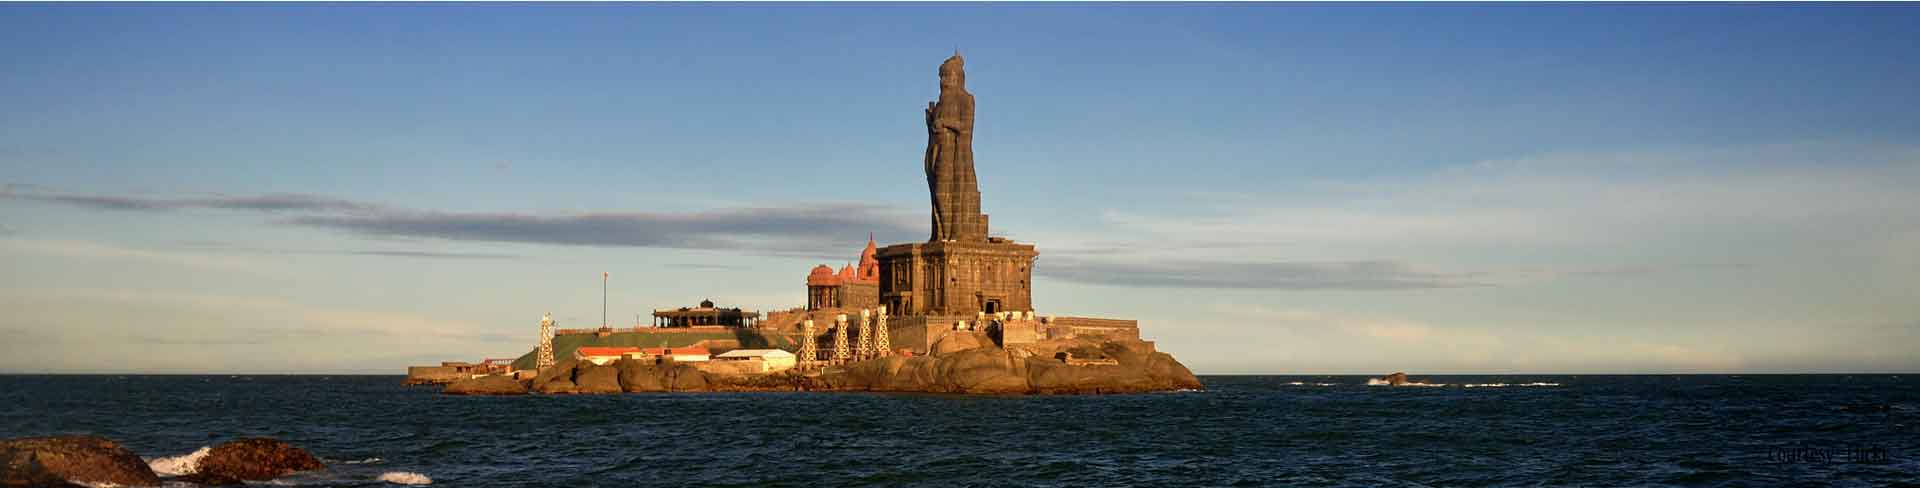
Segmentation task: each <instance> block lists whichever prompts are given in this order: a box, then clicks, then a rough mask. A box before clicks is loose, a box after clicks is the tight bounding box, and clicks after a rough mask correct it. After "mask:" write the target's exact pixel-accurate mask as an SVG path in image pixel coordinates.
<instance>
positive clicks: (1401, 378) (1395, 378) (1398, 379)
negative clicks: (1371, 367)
mask: <svg viewBox="0 0 1920 488" xmlns="http://www.w3.org/2000/svg"><path fill="white" fill-rule="evenodd" d="M1386 381H1387V384H1389V385H1393V386H1400V385H1404V384H1407V374H1406V373H1402V372H1394V373H1393V374H1390V375H1387V377H1386Z"/></svg>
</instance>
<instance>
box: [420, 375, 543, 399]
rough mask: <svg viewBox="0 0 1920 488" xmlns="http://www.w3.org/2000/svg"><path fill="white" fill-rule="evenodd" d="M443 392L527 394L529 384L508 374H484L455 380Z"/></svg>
mask: <svg viewBox="0 0 1920 488" xmlns="http://www.w3.org/2000/svg"><path fill="white" fill-rule="evenodd" d="M441 392H442V393H446V394H448V395H525V394H527V385H526V384H524V383H521V382H520V381H518V380H515V379H513V378H511V377H507V376H498V375H495V376H482V377H479V378H473V379H465V380H460V381H455V382H453V383H452V384H449V385H447V388H446V389H445V390H441Z"/></svg>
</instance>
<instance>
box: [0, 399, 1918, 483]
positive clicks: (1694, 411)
mask: <svg viewBox="0 0 1920 488" xmlns="http://www.w3.org/2000/svg"><path fill="white" fill-rule="evenodd" d="M1202 380H1203V381H1205V382H1206V384H1207V385H1208V387H1209V388H1210V390H1209V391H1205V392H1179V393H1163V394H1147V395H1121V396H1062V397H966V396H946V395H910V394H860V393H757V394H745V393H741V394H631V395H615V396H576V397H539V396H533V397H514V398H478V397H447V396H440V395H438V394H437V393H436V391H437V390H436V389H434V388H425V387H403V386H400V384H399V383H400V378H399V377H385V376H331V377H326V376H0V437H17V436H28V435H48V434H99V435H104V436H107V437H109V438H113V439H116V440H119V441H121V442H123V443H125V444H127V445H128V446H129V447H131V448H132V449H134V450H135V451H136V452H139V453H140V454H141V455H143V456H146V457H150V458H153V457H162V456H177V455H182V454H187V453H190V452H192V451H194V450H195V449H197V448H199V447H202V446H207V445H211V444H215V443H218V442H221V441H225V440H228V439H232V438H235V437H241V436H270V437H276V438H279V439H283V440H286V441H289V442H292V443H294V444H296V445H300V446H303V447H306V448H307V449H309V450H311V451H313V452H314V453H315V454H316V455H317V456H319V457H321V458H323V459H325V460H328V461H329V462H330V463H331V464H332V467H331V468H330V469H329V470H328V471H327V472H325V473H319V474H314V475H308V476H302V477H296V478H293V479H290V480H284V481H290V482H292V483H293V484H299V485H331V486H376V485H380V484H381V483H380V482H378V481H374V479H375V478H376V477H378V476H380V475H382V474H385V473H397V472H406V473H418V474H421V475H425V476H427V477H430V478H432V480H433V484H435V485H441V486H479V487H487V486H562V485H565V486H613V485H629V486H630V485H638V484H661V483H665V484H683V485H684V484H692V485H709V486H746V485H766V484H774V485H796V486H797V485H809V486H825V485H827V484H832V485H875V486H897V485H904V484H916V485H975V486H998V485H1072V486H1084V485H1174V486H1195V485H1203V486H1268V485H1292V486H1420V485H1427V486H1482V485H1528V486H1570V485H1582V486H1594V485H1608V486H1620V485H1649V484H1669V485H1683V486H1773V485H1782V484H1816V485H1820V484H1834V485H1843V486H1844V485H1858V486H1886V485H1906V486H1916V485H1914V484H1913V483H1914V480H1916V479H1920V462H1916V460H1915V454H1917V453H1920V435H1917V434H1920V427H1917V425H1920V411H1916V406H1920V401H1917V400H1920V377H1915V376H1911V375H1909V376H1894V375H1779V376H1773V375H1763V376H1452V377H1449V376H1439V377H1433V378H1431V379H1430V380H1429V381H1430V382H1434V383H1447V384H1448V386H1436V387H1385V386H1366V378H1364V377H1358V376H1334V377H1327V376H1314V377H1293V376H1211V377H1203V378H1202ZM1536 382H1539V383H1555V384H1557V386H1517V385H1518V384H1522V383H1536ZM1483 383H1506V384H1509V385H1514V386H1506V387H1475V388H1467V387H1463V386H1462V385H1464V384H1483ZM1318 384H1330V386H1319V385H1318ZM1883 407H1884V409H1883Z"/></svg>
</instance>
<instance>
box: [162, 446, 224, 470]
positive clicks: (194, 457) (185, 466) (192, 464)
mask: <svg viewBox="0 0 1920 488" xmlns="http://www.w3.org/2000/svg"><path fill="white" fill-rule="evenodd" d="M212 451H213V448H212V447H207V446H201V447H200V448H199V449H196V450H194V451H193V452H191V453H187V454H182V455H179V456H165V457H157V458H153V459H149V460H147V467H148V468H151V469H153V474H157V475H160V476H185V475H189V474H193V473H194V472H195V471H199V470H200V458H203V457H207V453H208V452H212Z"/></svg>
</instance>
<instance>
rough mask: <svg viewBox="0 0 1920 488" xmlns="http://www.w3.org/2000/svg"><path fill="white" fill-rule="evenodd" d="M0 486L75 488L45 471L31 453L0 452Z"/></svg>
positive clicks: (34, 454)
mask: <svg viewBox="0 0 1920 488" xmlns="http://www.w3.org/2000/svg"><path fill="white" fill-rule="evenodd" d="M0 486H7V487H15V486H31V487H59V488H66V487H77V486H81V485H76V484H73V483H69V482H67V480H65V479H62V478H60V477H59V476H57V475H54V474H53V473H52V472H49V471H47V467H46V466H42V465H41V464H40V459H39V457H38V455H37V454H36V453H34V452H33V451H7V450H0Z"/></svg>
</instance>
